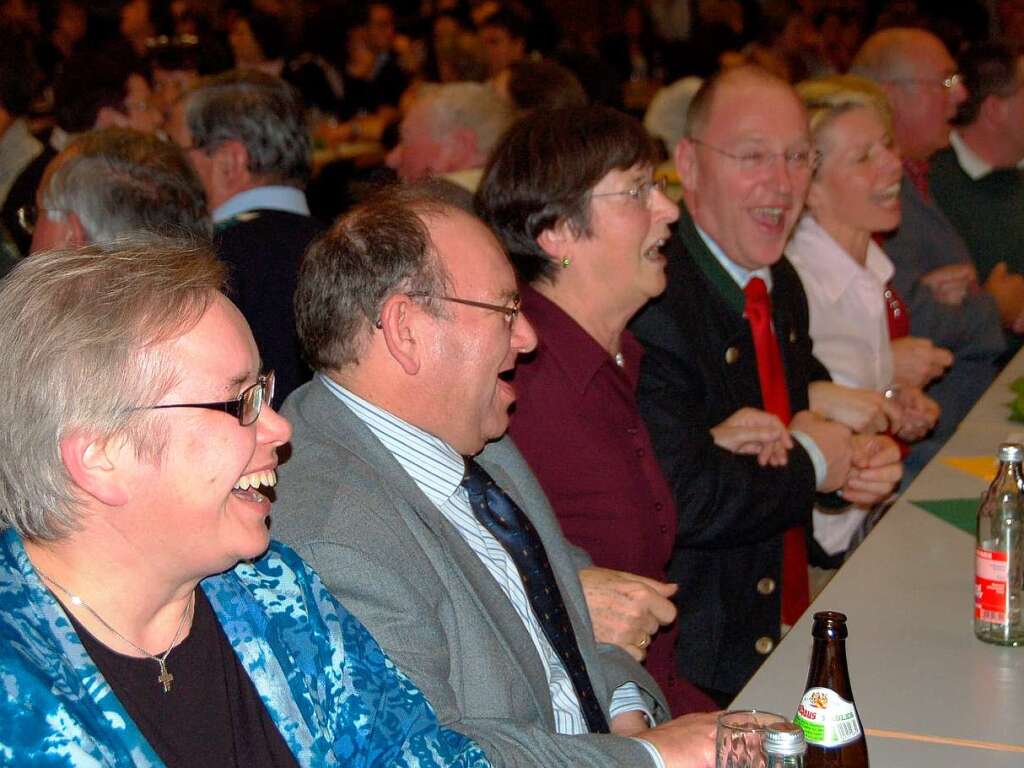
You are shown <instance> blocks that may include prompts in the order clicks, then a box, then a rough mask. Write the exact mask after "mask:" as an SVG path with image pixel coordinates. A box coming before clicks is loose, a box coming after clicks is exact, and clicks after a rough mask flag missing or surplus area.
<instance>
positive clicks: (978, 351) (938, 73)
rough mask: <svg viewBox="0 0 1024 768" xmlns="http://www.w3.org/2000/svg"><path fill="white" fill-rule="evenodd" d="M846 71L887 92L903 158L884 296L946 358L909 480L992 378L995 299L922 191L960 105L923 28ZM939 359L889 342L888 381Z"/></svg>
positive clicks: (889, 33) (951, 76)
mask: <svg viewBox="0 0 1024 768" xmlns="http://www.w3.org/2000/svg"><path fill="white" fill-rule="evenodd" d="M850 72H851V73H852V74H856V75H860V76H862V77H867V78H869V79H871V80H874V81H875V82H877V83H878V84H879V85H880V86H881V87H882V89H883V90H884V91H885V93H886V96H887V97H888V99H889V104H890V106H891V107H892V134H893V140H894V141H895V143H896V146H897V148H898V149H899V151H900V154H901V155H902V158H903V172H904V174H903V183H902V185H901V188H900V197H899V199H900V205H901V208H902V214H903V220H902V223H901V224H900V227H899V229H898V230H897V231H896V232H895V234H894V235H893V236H891V237H889V238H888V239H887V240H886V241H885V244H884V247H885V252H886V254H888V256H889V258H891V259H892V262H893V265H894V266H895V268H896V272H895V274H894V276H893V279H892V281H891V283H890V288H891V289H893V290H895V291H896V292H897V293H898V294H899V295H901V296H902V298H903V300H904V301H905V302H906V304H907V306H908V307H909V312H910V334H911V336H914V337H922V338H924V339H928V340H930V341H931V342H932V343H934V344H935V345H936V346H937V347H939V348H945V349H948V350H949V351H950V352H952V353H953V356H954V362H953V365H952V367H951V368H950V369H949V371H948V372H947V373H946V375H945V376H944V377H943V378H942V379H940V380H939V381H937V382H936V383H934V384H932V385H931V386H930V387H929V388H928V394H929V395H930V396H931V397H932V398H934V399H935V400H936V401H937V402H938V403H939V405H940V406H941V408H942V419H941V421H940V422H939V424H938V425H937V427H936V429H935V431H934V432H933V434H932V436H931V437H929V438H926V439H925V440H922V441H921V442H920V443H917V444H916V445H915V447H914V450H913V452H912V453H911V454H910V456H909V457H908V462H907V470H908V475H910V476H913V474H914V473H915V472H916V471H917V470H919V469H920V468H921V467H922V466H924V464H925V463H926V462H927V461H928V460H929V459H930V458H931V457H932V456H933V455H934V454H935V452H936V451H937V450H938V449H939V448H940V447H941V446H942V444H943V443H944V442H945V441H946V440H947V439H948V438H949V436H950V435H951V434H952V433H953V430H954V429H956V427H957V425H958V424H959V423H960V421H961V420H962V419H963V417H964V416H965V415H966V414H967V411H969V410H970V408H971V406H972V405H974V403H975V401H976V400H977V399H978V397H979V396H980V395H981V393H982V392H984V391H985V390H986V389H987V388H988V385H989V384H990V383H991V382H992V379H993V377H994V376H995V373H996V366H995V364H994V361H995V359H996V357H997V356H998V355H999V354H1000V353H1001V352H1002V351H1003V348H1004V346H1005V343H1004V340H1003V335H1002V329H1001V322H1000V312H999V308H998V306H997V304H996V301H995V300H994V299H993V293H998V292H999V291H998V289H997V290H996V291H993V293H989V292H986V291H982V290H980V286H979V284H978V275H977V270H976V267H975V264H974V261H973V260H972V257H971V253H970V251H969V250H968V247H967V244H966V243H965V242H964V241H963V238H961V237H960V235H959V234H958V233H957V231H956V229H955V228H954V227H953V225H952V224H951V223H950V221H949V219H947V218H946V216H945V215H944V214H943V213H942V211H941V210H940V209H939V208H938V206H937V205H936V204H935V202H934V200H933V199H932V194H931V190H930V188H929V180H928V169H929V164H930V162H931V159H932V156H933V155H934V154H935V153H936V152H938V151H939V150H941V149H943V148H945V147H947V146H948V145H949V132H950V129H951V124H950V123H951V120H952V119H953V117H954V116H955V115H956V111H957V106H958V105H959V104H960V103H962V102H963V101H964V99H965V98H966V97H967V92H966V90H965V89H964V86H963V84H962V83H961V80H960V75H959V73H958V72H957V69H956V62H954V61H953V58H952V57H951V56H950V55H949V51H947V50H946V46H945V45H944V44H943V43H942V41H941V40H939V38H937V37H936V36H935V35H933V34H932V33H930V32H928V31H926V30H924V29H915V28H903V27H893V28H891V29H886V30H883V31H881V32H876V33H875V34H873V35H871V37H869V38H868V39H867V40H865V41H864V44H863V45H862V46H861V49H860V50H859V51H858V52H857V54H856V56H855V57H854V60H853V64H852V65H851V67H850ZM1002 276H1003V277H1004V278H1006V279H1008V280H1009V279H1013V278H1014V277H1017V276H1014V275H1007V274H1005V273H1003V275H1002ZM996 277H997V279H998V277H999V276H996ZM1017 279H1018V280H1019V279H1020V278H1019V277H1017ZM989 287H990V288H994V287H995V286H989ZM940 354H942V350H941V349H936V348H935V347H931V348H929V349H921V348H920V347H919V346H915V345H914V343H913V342H912V341H911V340H903V341H901V340H899V339H897V340H896V341H895V342H894V343H893V365H894V372H895V376H894V381H895V382H896V383H897V384H900V383H906V384H908V385H911V386H921V378H923V377H918V376H917V375H916V374H915V371H918V372H923V373H925V374H928V373H931V375H934V373H935V369H936V366H937V365H938V366H940V367H939V370H941V365H948V364H949V361H948V359H947V360H939V359H938V356H939V355H940Z"/></svg>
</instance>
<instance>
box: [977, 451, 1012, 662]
mask: <svg viewBox="0 0 1024 768" xmlns="http://www.w3.org/2000/svg"><path fill="white" fill-rule="evenodd" d="M1022 458H1024V448H1022V447H1021V446H1020V445H1019V444H1017V443H1003V444H1002V445H1000V446H999V470H998V471H997V472H996V477H995V479H994V480H993V481H992V485H990V486H989V488H988V491H987V492H986V493H985V496H984V498H983V499H982V502H981V506H980V507H979V508H978V531H977V538H976V542H977V546H976V549H975V557H974V634H975V635H977V636H978V638H980V639H981V640H984V641H985V642H986V643H995V644H997V645H1022V644H1024V621H1022V620H1021V613H1020V608H1021V600H1022V599H1024V594H1022V591H1024V537H1022V535H1021V526H1022V524H1024V503H1022V499H1021V491H1022V481H1021V459H1022Z"/></svg>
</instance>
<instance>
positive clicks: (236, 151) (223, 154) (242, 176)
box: [210, 139, 252, 196]
mask: <svg viewBox="0 0 1024 768" xmlns="http://www.w3.org/2000/svg"><path fill="white" fill-rule="evenodd" d="M210 159H211V160H212V164H213V176H214V179H215V180H216V183H217V184H218V185H219V186H221V187H222V188H223V189H224V190H225V191H226V192H228V193H229V196H230V195H233V194H236V193H237V192H240V191H242V190H243V189H247V188H248V187H249V186H250V185H251V181H252V174H251V172H250V171H249V150H247V149H246V148H245V145H244V144H243V143H242V142H240V141H238V140H237V139H228V140H227V141H225V142H224V143H223V144H221V145H220V146H219V147H217V148H216V149H215V150H213V152H212V153H211V155H210Z"/></svg>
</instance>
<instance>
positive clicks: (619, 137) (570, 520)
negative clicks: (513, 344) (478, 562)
mask: <svg viewBox="0 0 1024 768" xmlns="http://www.w3.org/2000/svg"><path fill="white" fill-rule="evenodd" d="M656 160H657V153H656V149H655V144H654V142H653V140H652V139H651V137H650V136H649V135H648V134H647V133H646V132H645V131H644V128H643V126H641V125H640V123H638V122H637V121H636V120H634V119H632V118H630V117H627V116H626V115H623V114H621V113H619V112H616V111H615V110H612V109H609V108H606V107H597V106H595V107H574V108H568V109H558V110H549V111H541V112H535V113H533V114H531V115H529V116H528V117H526V118H523V119H522V120H521V121H520V122H519V123H517V124H516V125H515V126H514V127H513V128H512V129H511V130H510V131H509V132H508V133H507V134H506V136H505V137H504V138H503V139H502V141H501V143H500V144H499V145H498V147H497V148H496V149H495V151H494V153H493V154H492V156H491V160H490V162H489V163H488V165H487V167H486V169H485V170H484V176H483V180H482V182H481V185H480V188H479V190H478V192H477V196H476V205H477V210H478V212H479V213H480V215H481V216H482V217H483V219H484V220H485V221H487V222H488V223H489V224H490V225H491V227H493V229H494V231H495V232H496V233H497V234H498V236H499V238H500V239H501V240H502V241H503V242H504V245H505V248H506V249H507V250H508V252H509V257H510V258H511V260H512V263H513V264H514V266H515V269H516V271H517V273H518V276H519V279H520V283H521V286H520V291H521V294H522V306H523V311H524V312H525V314H526V315H527V316H528V317H529V318H530V321H531V322H532V323H533V325H534V327H535V328H536V330H537V335H538V338H539V342H538V345H537V350H536V353H535V354H534V356H533V357H532V358H527V359H526V360H524V361H523V362H521V363H520V364H519V366H518V368H517V372H516V391H517V405H516V412H515V414H514V415H513V417H512V423H511V427H510V431H511V434H512V436H513V438H514V439H515V442H516V444H517V445H518V446H519V448H520V450H521V451H522V452H523V454H524V456H525V457H526V459H527V461H528V462H529V463H530V466H531V468H532V469H533V471H534V472H535V473H536V475H537V478H538V479H539V480H540V483H541V485H542V486H543V488H544V491H545V493H546V494H547V496H548V498H549V499H550V501H551V504H552V506H553V507H554V510H555V513H556V514H557V515H558V518H559V521H560V523H561V525H562V529H563V530H564V532H565V535H566V536H567V537H568V538H569V540H570V541H572V542H573V543H574V544H576V545H577V546H579V547H581V548H582V549H584V550H586V551H587V553H588V554H589V555H590V556H591V558H592V559H593V561H594V563H595V565H596V566H600V567H595V568H588V569H584V570H583V571H582V572H581V578H582V580H583V584H584V590H585V592H586V595H587V601H588V605H589V607H590V610H591V613H592V614H593V616H594V624H595V627H596V631H597V634H598V639H599V640H602V641H604V642H612V643H615V644H617V645H620V646H622V647H623V648H624V649H625V650H626V651H627V652H629V653H630V654H631V655H632V656H634V657H635V658H637V659H641V660H642V659H644V658H645V657H646V659H647V669H648V671H649V672H650V673H651V675H652V676H653V677H654V678H655V680H656V681H657V682H658V683H659V685H660V686H661V687H662V689H663V690H664V692H665V695H666V697H667V699H668V701H669V704H670V705H671V707H672V714H673V715H680V714H683V713H685V712H692V711H699V710H702V709H714V708H715V706H714V704H713V703H712V702H711V701H710V700H709V699H707V698H706V697H704V695H703V694H701V693H700V692H699V691H698V690H697V689H696V688H694V687H693V686H692V685H691V684H690V683H688V682H687V681H685V680H683V679H682V678H680V677H678V674H677V672H676V664H675V658H674V653H675V651H674V645H675V635H676V632H675V628H674V627H672V626H671V623H672V621H673V619H674V617H675V609H674V606H673V605H672V604H671V603H670V602H669V601H668V600H667V599H666V598H668V597H670V596H671V595H672V594H673V593H674V592H675V589H676V586H675V585H674V584H665V583H664V579H665V566H666V564H667V562H668V560H669V557H670V556H671V553H672V546H673V540H674V537H675V530H676V509H675V505H674V503H673V498H672V493H671V491H670V489H669V487H668V485H667V483H666V481H665V478H664V476H663V475H662V473H661V469H660V468H659V466H658V463H657V461H656V458H655V456H654V449H653V446H652V445H651V441H650V437H649V435H648V433H647V429H646V427H645V426H644V423H643V421H642V420H641V417H640V414H639V412H638V410H637V405H636V398H635V390H636V385H637V380H638V375H639V370H640V358H641V355H642V349H641V347H640V345H639V343H638V342H637V341H636V340H635V339H634V338H633V337H632V336H631V335H630V334H629V332H628V331H626V324H627V323H628V322H629V320H630V318H632V317H633V315H634V314H635V313H636V312H637V311H638V310H639V309H640V308H641V307H642V306H643V305H644V304H645V303H646V302H647V301H648V300H649V299H651V298H653V297H655V296H658V295H659V294H660V293H661V292H662V291H663V290H664V289H665V256H664V255H663V254H662V253H661V248H662V246H663V245H664V243H665V240H666V239H667V238H668V236H669V225H670V224H671V223H672V222H674V221H675V220H676V218H678V216H679V209H678V207H677V206H676V205H675V203H673V202H672V201H671V200H670V199H669V198H668V197H666V196H665V193H664V184H663V183H662V182H661V181H655V179H654V177H653V166H654V163H655V162H656ZM770 419H771V417H767V416H766V415H765V416H764V419H763V420H762V422H760V423H759V424H760V427H761V428H762V429H761V432H760V433H759V434H760V435H764V434H765V433H766V432H770V433H771V434H772V435H776V434H781V432H782V430H781V424H778V425H776V424H775V423H774V422H772V421H771V420H770ZM766 425H767V427H766ZM723 426H726V427H729V428H730V429H727V430H725V431H724V432H723V435H722V440H723V443H722V444H723V445H724V447H727V448H730V449H733V450H737V449H740V448H741V442H742V441H738V440H733V439H732V438H733V437H740V436H743V437H747V438H749V437H750V432H748V431H745V430H744V428H743V427H742V425H740V426H739V427H737V425H735V424H725V425H723ZM718 429H719V428H718V427H716V430H718ZM717 436H718V435H717V433H716V438H717ZM772 439H774V438H772ZM742 448H743V449H744V450H748V451H750V452H762V444H761V443H757V444H756V445H754V446H753V447H752V444H751V443H750V442H749V441H747V442H744V443H743V445H742ZM762 453H763V456H764V459H763V460H765V461H769V460H771V461H777V460H779V456H778V454H779V453H781V451H774V450H768V451H763V452H762ZM659 625H663V626H665V629H662V630H661V631H660V632H659V631H658V630H659ZM652 635H654V637H653V643H652V642H651V641H652Z"/></svg>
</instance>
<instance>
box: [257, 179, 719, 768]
mask: <svg viewBox="0 0 1024 768" xmlns="http://www.w3.org/2000/svg"><path fill="white" fill-rule="evenodd" d="M295 306H296V308H297V317H298V329H299V337H300V339H301V341H302V344H303V347H304V350H305V352H306V354H307V357H308V359H309V360H310V362H311V363H312V364H313V366H314V367H315V368H316V369H317V370H318V374H317V375H316V376H315V377H314V379H313V381H312V382H310V383H308V384H306V385H304V386H302V387H300V388H299V389H298V390H296V392H295V393H294V394H293V395H292V396H291V397H290V398H289V399H288V400H287V402H286V403H285V405H284V408H283V410H282V412H283V413H285V414H287V416H288V418H289V419H290V420H291V421H292V423H293V425H294V436H293V439H292V455H291V457H290V459H289V460H288V461H287V462H286V463H285V464H284V465H283V466H282V468H281V471H280V479H279V483H278V486H277V505H276V507H275V512H276V514H275V517H274V534H275V536H277V537H278V538H281V539H283V540H284V541H287V542H288V543H290V544H292V545H294V546H295V547H296V548H297V549H298V550H299V552H300V553H301V554H302V555H303V556H304V557H306V558H307V559H308V560H309V561H310V562H311V563H312V565H313V567H314V568H315V569H316V570H317V571H318V572H319V573H320V575H321V577H322V578H323V580H324V582H325V583H326V584H327V586H328V588H329V589H331V590H332V591H333V592H334V594H335V595H337V596H338V597H340V598H341V599H343V600H344V602H345V605H346V606H348V607H349V608H350V609H351V610H352V612H353V613H354V614H356V616H358V617H359V618H360V619H361V620H362V621H363V622H364V623H365V624H366V626H367V627H368V628H369V629H370V631H371V632H372V633H373V635H374V637H375V638H376V639H377V640H378V641H379V642H380V644H381V645H382V646H383V647H384V649H385V650H386V651H387V652H388V653H389V655H390V656H391V657H392V658H393V659H395V661H396V663H398V664H399V666H401V667H402V669H403V670H404V671H405V672H406V673H407V674H408V675H409V676H410V677H411V678H412V679H413V680H414V681H415V682H416V684H417V685H418V686H420V687H421V688H422V690H423V691H424V693H425V694H426V696H427V698H428V699H429V700H430V702H431V704H432V705H433V706H434V708H435V710H436V711H437V714H438V719H439V720H440V721H441V722H442V723H444V724H446V725H448V726H450V727H452V728H453V729H455V730H458V731H460V732H462V733H464V734H466V735H469V736H471V737H472V738H474V739H477V740H478V742H479V743H480V745H481V746H482V747H483V748H484V750H485V751H486V752H487V755H488V757H489V758H490V760H491V761H492V762H493V763H494V764H495V765H515V766H536V767H537V768H551V767H552V766H578V765H587V766H620V765H629V766H650V765H655V766H659V765H663V766H669V767H673V766H706V765H710V764H711V763H712V762H713V759H714V758H713V734H714V718H713V716H712V715H690V716H686V717H683V718H679V719H677V720H672V721H667V712H666V711H665V708H664V703H663V700H662V697H661V693H660V691H658V689H657V686H656V685H655V684H654V682H653V680H651V679H650V677H649V676H648V675H647V674H646V672H644V670H643V669H642V668H641V667H640V666H639V665H638V664H637V663H636V662H635V661H633V660H632V659H631V658H630V657H629V656H628V655H627V654H626V653H625V652H624V651H623V650H622V649H620V648H617V647H613V646H598V645H597V643H596V642H595V640H594V636H593V629H592V626H591V622H590V618H589V616H588V614H587V609H586V604H585V602H584V598H583V594H582V590H581V587H580V583H579V580H578V577H577V569H578V568H579V567H580V566H581V565H583V564H585V560H584V559H583V557H582V556H581V554H580V553H579V552H578V551H577V550H573V549H571V548H570V546H569V545H568V543H567V542H566V541H565V539H564V537H563V536H562V534H561V531H560V530H559V528H558V524H557V522H556V521H555V518H554V515H553V514H552V512H551V509H550V507H549V506H548V503H547V501H546V499H545V498H544V495H543V493H542V491H541V490H540V487H539V485H538V484H537V482H536V480H535V479H534V478H533V476H532V474H531V473H530V471H529V469H528V468H527V467H526V464H525V462H524V461H523V459H522V458H521V456H520V455H519V453H518V451H516V449H515V447H514V446H513V445H512V444H511V443H510V442H509V441H508V440H507V439H503V440H498V442H496V443H493V444H492V445H490V446H489V447H488V448H487V450H486V451H483V452H482V453H481V451H482V449H483V448H484V446H485V444H486V443H487V442H488V441H492V440H495V439H498V438H500V437H501V436H502V435H503V434H504V432H505V429H506V427H507V424H508V409H509V407H510V406H511V404H512V401H513V400H514V397H515V393H514V390H513V387H512V384H511V382H510V380H509V376H510V374H511V373H512V371H513V369H514V366H515V361H516V357H517V356H518V355H519V354H521V353H525V352H529V351H530V350H532V349H533V347H534V346H535V344H536V337H535V335H534V332H533V329H532V328H531V326H530V324H529V322H528V321H527V320H526V319H525V318H524V317H522V316H521V315H520V314H519V312H518V306H519V304H518V295H517V293H516V282H515V276H514V274H513V271H512V267H511V265H510V264H509V262H508V260H507V258H506V257H505V254H504V252H503V251H502V249H501V246H500V245H499V244H498V242H497V240H496V239H495V238H494V236H493V235H492V234H491V232H490V231H489V230H488V229H487V228H486V227H485V226H484V225H483V224H482V223H481V222H480V221H479V220H477V219H475V218H474V217H472V216H471V215H469V214H468V213H466V212H464V211H463V210H460V209H458V208H456V207H454V206H453V205H452V204H450V203H448V202H447V201H445V200H443V199H440V198H438V197H437V196H436V195H435V194H434V193H432V192H431V191H430V190H429V188H416V187H411V188H405V189H397V190H391V191H389V192H387V193H386V195H384V196H380V197H377V198H375V199H373V200H370V201H368V202H366V203H364V204H363V205H361V206H358V207H357V208H355V209H353V210H352V211H351V212H349V213H348V214H347V215H345V216H344V217H342V218H341V219H339V221H338V222H337V223H336V224H335V225H334V226H333V227H332V229H331V230H330V231H329V232H328V233H327V234H326V235H325V236H324V237H323V238H322V239H321V240H319V241H318V242H317V243H315V244H314V245H313V246H312V248H311V249H310V251H309V252H308V254H307V256H306V259H305V261H304V263H303V266H302V270H301V273H300V278H299V288H298V291H297V294H296V301H295ZM474 456H475V457H476V460H474V459H473V458H472V457H474ZM480 476H483V477H484V478H486V481H487V482H486V488H485V490H483V491H481V490H480V486H478V485H474V484H473V483H474V481H475V479H477V478H479V477H480ZM488 476H489V477H488ZM491 478H493V482H494V483H496V486H495V485H493V484H491V482H490V480H491ZM495 494H496V495H497V496H498V497H499V498H498V499H497V500H496V499H495ZM506 494H507V495H506ZM501 504H504V505H505V506H506V509H505V510H504V512H498V510H497V509H496V506H498V505H501ZM481 507H482V508H481ZM491 513H497V514H499V515H500V514H505V513H507V514H508V515H509V517H511V518H512V523H510V524H509V523H507V522H506V521H502V525H503V526H504V527H502V526H498V527H495V520H494V518H493V517H491V518H488V515H490V514H491ZM523 517H525V518H527V519H528V521H529V522H525V521H523V520H522V518H523ZM531 523H532V525H530V524H531ZM510 530H511V531H512V532H513V534H514V535H515V536H524V537H527V540H528V541H529V542H530V543H529V545H528V546H527V545H526V544H524V545H522V546H518V545H517V546H510V545H509V541H508V539H504V537H505V536H506V535H507V534H508V533H509V531H510ZM530 537H533V538H532V539H531V538H530ZM499 538H501V539H504V540H505V544H502V543H500V541H499ZM538 538H539V541H538ZM517 541H522V539H517ZM527 549H528V550H530V552H529V553H524V552H523V550H527ZM538 551H539V553H540V554H539V555H538V554H537V552H538ZM524 558H527V560H528V562H527V560H524ZM534 566H536V567H534ZM538 573H539V574H541V576H538ZM545 573H546V576H544V575H543V574H545ZM538 578H540V579H541V580H542V586H543V588H542V589H539V590H538V589H536V585H537V579H538ZM545 585H546V586H545ZM540 593H543V594H540ZM552 616H554V617H555V618H556V619H557V618H558V617H559V616H561V617H564V621H561V622H560V623H559V624H558V627H557V629H556V628H553V627H552V621H553V619H552ZM666 721H667V722H666ZM656 723H660V725H656V726H655V727H651V726H654V725H655V724H656ZM630 736H632V737H634V738H627V737H630Z"/></svg>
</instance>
